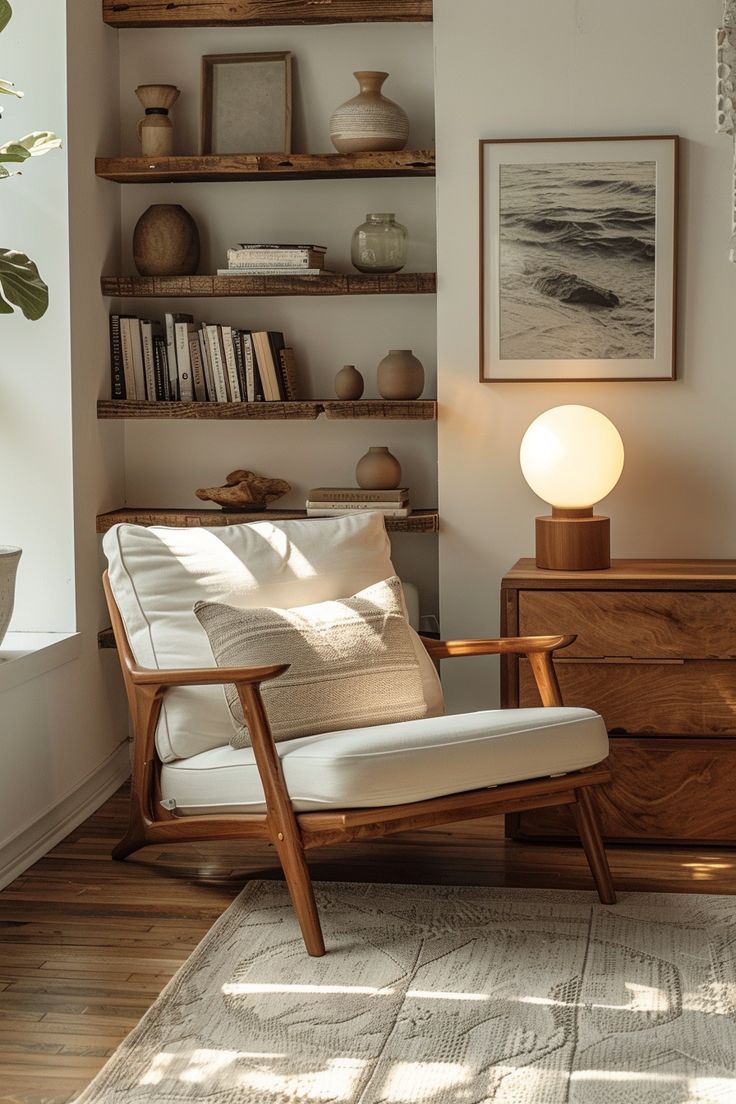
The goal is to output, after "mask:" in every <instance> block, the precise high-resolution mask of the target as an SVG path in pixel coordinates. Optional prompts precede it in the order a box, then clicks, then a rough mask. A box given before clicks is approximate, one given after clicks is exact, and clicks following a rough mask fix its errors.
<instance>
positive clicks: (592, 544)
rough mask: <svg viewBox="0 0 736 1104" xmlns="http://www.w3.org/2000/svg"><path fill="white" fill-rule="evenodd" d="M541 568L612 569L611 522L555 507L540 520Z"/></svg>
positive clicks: (590, 514) (538, 521) (539, 554)
mask: <svg viewBox="0 0 736 1104" xmlns="http://www.w3.org/2000/svg"><path fill="white" fill-rule="evenodd" d="M536 535H537V567H541V568H546V569H547V570H549V571H603V570H605V569H606V568H608V567H610V566H611V519H610V518H607V517H594V515H593V507H592V506H591V507H589V508H588V509H584V510H563V509H558V508H557V507H553V508H552V514H551V515H547V516H545V517H538V518H537V519H536Z"/></svg>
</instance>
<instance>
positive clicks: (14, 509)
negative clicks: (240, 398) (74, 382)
mask: <svg viewBox="0 0 736 1104" xmlns="http://www.w3.org/2000/svg"><path fill="white" fill-rule="evenodd" d="M64 22H65V12H64V4H63V2H60V0H56V2H52V3H49V4H48V8H47V10H46V14H45V26H46V35H45V37H44V39H43V41H39V42H38V46H37V48H36V49H33V50H28V49H24V48H23V47H24V43H26V42H27V41H28V37H29V34H32V33H33V29H34V27H35V26H37V13H36V12H34V9H33V5H29V4H15V5H14V13H13V18H12V19H11V21H10V23H9V24H8V26H7V27H6V28H5V30H4V31H3V32H2V34H0V71H1V72H2V76H3V77H4V78H5V79H6V80H13V81H14V82H15V84H16V86H17V88H18V89H19V90H21V91H23V92H24V93H25V97H24V99H22V100H18V99H15V98H12V99H11V98H10V97H9V96H3V97H2V100H3V105H2V106H3V108H4V112H3V118H2V120H0V134H1V135H2V137H0V142H6V141H8V140H10V139H12V138H20V137H22V136H23V135H25V134H28V133H30V132H32V131H34V130H54V131H55V132H56V133H57V134H62V135H63V134H66V55H65V50H64V42H65V35H66V31H65V26H64ZM10 168H11V171H12V169H13V168H14V166H10ZM18 168H20V170H21V172H20V174H19V175H16V176H14V177H13V178H12V179H10V180H2V181H0V189H2V191H1V192H0V210H1V211H2V220H1V221H0V246H2V247H4V248H8V249H17V250H18V251H19V252H21V253H26V254H28V256H29V257H31V259H32V260H34V261H35V262H36V264H37V265H38V268H39V271H40V273H41V275H42V277H43V279H44V280H45V281H46V283H47V284H48V285H49V287H50V288H51V301H50V306H49V309H48V311H47V313H46V314H45V315H44V317H43V318H42V319H40V320H39V321H38V322H29V321H27V319H25V318H24V317H23V315H22V314H21V313H20V312H19V311H17V312H16V313H15V314H14V315H3V316H2V317H0V471H2V472H3V478H2V480H0V508H1V510H2V518H3V520H2V524H1V525H0V543H2V544H16V545H20V546H21V547H22V549H23V556H22V558H21V562H20V567H19V572H18V586H17V600H16V609H15V616H14V618H13V621H12V623H11V628H12V629H14V630H16V631H19V632H22V631H29V632H32V631H34V630H35V631H40V632H68V631H71V630H72V629H73V628H74V622H75V609H74V543H73V517H72V499H73V492H72V464H71V370H70V365H71V360H70V348H69V227H68V223H67V169H68V151H67V149H66V148H64V149H61V150H54V151H52V152H51V153H49V154H47V155H46V156H45V157H41V158H32V159H31V160H29V161H27V162H26V163H25V164H23V165H21V166H18ZM45 531H49V532H53V533H54V534H56V540H55V542H54V547H53V549H52V548H51V547H50V546H49V542H48V541H47V540H45V539H44V532H45ZM40 578H42V579H44V580H45V581H46V583H47V585H46V586H39V584H38V580H39V579H40Z"/></svg>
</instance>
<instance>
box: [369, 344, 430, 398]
mask: <svg viewBox="0 0 736 1104" xmlns="http://www.w3.org/2000/svg"><path fill="white" fill-rule="evenodd" d="M423 390H424V365H423V364H422V362H421V360H419V359H418V358H417V357H415V356H414V354H413V353H412V351H411V349H390V350H389V354H388V356H385V357H384V358H383V360H382V361H381V363H380V364H379V365H378V393H379V395H380V396H381V398H383V399H418V398H419V396H420V395H421V393H422V391H423Z"/></svg>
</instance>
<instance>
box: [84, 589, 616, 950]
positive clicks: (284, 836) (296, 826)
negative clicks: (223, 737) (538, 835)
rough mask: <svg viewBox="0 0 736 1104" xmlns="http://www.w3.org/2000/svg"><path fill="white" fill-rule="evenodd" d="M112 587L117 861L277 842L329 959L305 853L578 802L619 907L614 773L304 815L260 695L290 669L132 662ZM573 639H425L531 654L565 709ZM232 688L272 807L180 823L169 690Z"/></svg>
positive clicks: (548, 694)
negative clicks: (122, 726)
mask: <svg viewBox="0 0 736 1104" xmlns="http://www.w3.org/2000/svg"><path fill="white" fill-rule="evenodd" d="M103 585H104V590H105V598H106V600H107V604H108V609H109V611H110V617H111V620H112V630H113V633H114V636H115V641H116V643H117V647H118V654H119V657H120V665H121V668H122V672H123V681H124V684H125V692H126V695H127V698H128V705H129V707H130V711H131V715H132V718H133V734H134V744H133V778H132V788H131V804H130V820H129V825H128V830H127V832H126V834H125V836H124V837H123V839H122V840H121V841H120V843H118V844H117V846H116V847H115V849H114V851H113V857H114V858H116V859H125V858H126V857H127V856H128V855H130V854H132V853H133V852H134V851H137V850H138V849H139V848H141V847H145V846H146V845H148V844H159V843H167V842H173V841H179V842H182V841H195V840H206V839H209V840H212V839H224V838H236V839H265V840H270V842H271V843H272V844H273V845H274V847H275V849H276V851H277V854H278V856H279V860H280V862H281V866H282V869H283V872H284V878H285V879H286V884H287V886H288V889H289V894H290V896H291V900H292V903H293V905H294V911H295V913H296V916H297V919H298V921H299V925H300V928H301V931H302V935H303V937H304V944H305V947H306V949H307V951H308V953H309V954H310V955H315V956H319V955H323V954H324V953H325V945H324V939H323V937H322V929H321V926H320V921H319V916H318V914H317V907H316V904H315V900H314V894H313V891H312V883H311V879H310V875H309V868H308V866H307V862H306V857H305V852H306V851H307V850H308V849H310V848H312V847H321V846H324V845H325V844H330V843H344V842H348V841H350V840H353V839H372V838H375V837H380V836H385V835H389V834H391V833H393V832H402V831H406V830H409V829H414V828H422V827H428V826H430V825H433V824H449V823H452V822H453V821H459V820H468V819H471V818H475V817H484V816H488V815H491V814H495V813H500V812H519V811H521V810H523V809H538V808H545V807H547V806H554V805H571V806H572V807H573V811H574V815H575V819H576V824H577V826H578V831H579V833H580V838H581V841H582V844H583V848H584V849H585V854H586V857H587V859H588V863H589V866H590V869H591V873H592V875H593V880H594V882H595V885H596V888H597V890H598V894H599V897H600V899H601V901H603V902H604V903H605V904H613V903H614V902H615V900H616V896H615V891H614V887H613V882H612V879H611V872H610V870H609V867H608V861H607V859H606V854H605V851H604V848H603V843H602V840H601V836H600V831H599V829H598V824H597V819H596V814H595V810H594V807H593V805H592V803H591V801H590V795H589V788H590V787H594V786H600V785H603V784H605V783H606V782H608V781H610V777H611V776H610V772H609V771H607V770H606V769H602V768H600V767H597V768H591V769H588V770H583V771H577V772H572V773H570V774H567V775H564V776H563V777H558V778H541V779H536V780H533V781H525V782H515V783H510V784H508V785H501V786H497V787H494V788H492V789H481V790H473V791H470V792H468V793H459V794H449V795H446V796H443V797H437V798H433V799H431V800H428V801H418V802H412V803H410V804H405V805H394V806H388V807H380V808H371V809H346V810H329V811H325V812H315V813H296V812H294V809H293V808H292V805H291V800H290V797H289V792H288V789H287V785H286V781H285V778H284V773H283V769H282V765H281V759H280V758H279V755H278V752H277V750H276V745H275V743H274V740H273V736H272V734H271V728H270V725H269V721H268V716H267V714H266V710H265V708H264V704H263V698H262V696H261V691H260V688H261V684H262V683H264V682H267V681H270V680H271V679H275V678H278V677H279V676H280V675H281V674H283V673H284V671H286V670H287V669H288V666H286V665H281V666H266V667H241V668H224V667H211V668H193V669H191V670H151V669H147V668H142V667H140V666H139V665H138V664H137V663H136V661H135V659H134V658H133V653H132V651H131V649H130V645H129V643H128V639H127V636H126V633H125V629H124V627H123V622H122V619H121V617H120V613H119V611H118V608H117V605H116V604H115V599H114V597H113V594H112V589H111V587H110V582H109V579H108V577H107V572H105V575H104V576H103ZM573 640H574V637H569V636H545V637H524V638H518V639H508V638H507V639H501V640H460V641H435V640H425V641H424V643H425V647H426V648H427V651H428V653H429V655H430V656H432V657H433V658H434V659H449V658H452V657H455V656H472V655H498V654H523V655H526V656H527V658H528V660H529V663H530V664H531V667H532V670H533V672H534V677H535V679H536V681H537V686H538V689H539V694H540V697H541V699H542V702H543V704H544V705H545V706H558V705H561V704H562V697H561V694H560V688H559V685H558V682H557V676H556V675H555V670H554V666H553V663H552V655H553V652H554V651H555V650H556V649H558V648H564V647H566V646H567V645H569V644H571V643H572V642H573ZM224 683H233V684H234V685H235V687H236V688H237V691H238V696H239V697H240V701H241V704H242V706H243V713H244V715H245V718H246V722H247V725H248V729H249V731H250V735H251V743H252V747H253V753H254V757H255V761H256V766H257V768H258V773H259V775H260V779H261V783H262V785H263V790H264V794H265V797H266V808H267V811H266V812H265V813H242V814H239V815H238V814H232V813H230V814H221V815H203V816H186V817H177V816H176V815H175V813H174V812H173V811H171V810H167V809H164V808H163V807H162V806H161V803H160V794H161V791H160V770H161V763H160V760H159V759H158V755H157V752H156V743H155V732H156V724H157V722H158V718H159V714H160V711H161V703H162V701H163V697H164V694H165V693H166V692H167V690H168V689H169V688H170V687H173V686H204V685H209V686H213V685H222V684H224Z"/></svg>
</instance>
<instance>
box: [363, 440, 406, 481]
mask: <svg viewBox="0 0 736 1104" xmlns="http://www.w3.org/2000/svg"><path fill="white" fill-rule="evenodd" d="M355 478H356V480H357V481H358V486H359V487H362V488H363V489H364V490H367V491H393V490H394V489H395V488H396V487H398V486H399V484H400V483H401V464H400V463H399V461H398V460H397V459H396V457H395V456H393V455H392V453H390V452H389V451H388V449H387V448H386V446H385V445H382V446H380V447H377V448H369V449H368V451H367V453H366V454H365V456H361V458H360V460H359V461H358V463H357V466H356V468H355Z"/></svg>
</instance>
